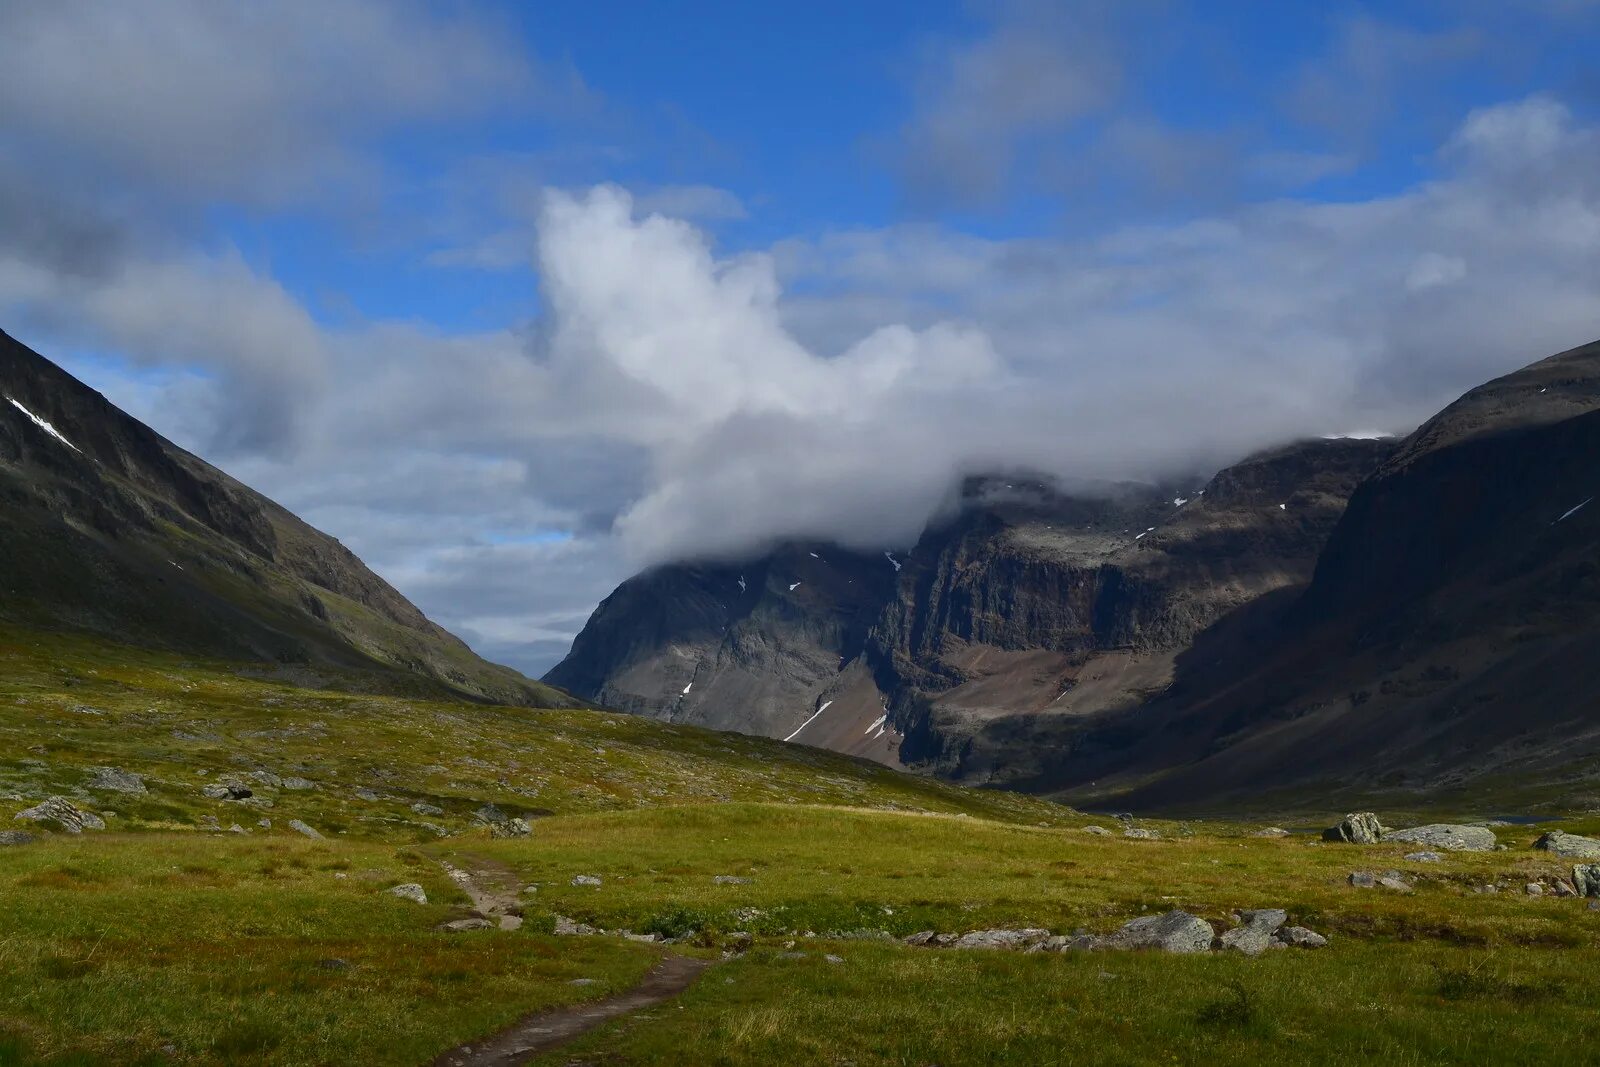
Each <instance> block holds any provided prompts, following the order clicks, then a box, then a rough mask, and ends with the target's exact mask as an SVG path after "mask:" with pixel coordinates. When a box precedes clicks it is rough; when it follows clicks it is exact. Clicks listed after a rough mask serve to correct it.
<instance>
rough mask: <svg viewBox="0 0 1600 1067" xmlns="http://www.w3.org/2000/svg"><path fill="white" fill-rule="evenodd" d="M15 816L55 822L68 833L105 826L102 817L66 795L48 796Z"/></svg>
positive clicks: (101, 828)
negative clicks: (85, 809)
mask: <svg viewBox="0 0 1600 1067" xmlns="http://www.w3.org/2000/svg"><path fill="white" fill-rule="evenodd" d="M16 818H18V819H28V820H31V821H33V822H42V823H55V824H56V825H57V826H59V827H61V829H63V830H65V831H66V832H67V833H69V834H81V833H83V832H84V831H85V830H104V829H105V828H106V821H105V820H104V819H102V818H101V817H100V816H98V815H96V814H95V813H94V812H92V811H84V810H83V809H82V808H80V807H78V806H77V805H76V804H74V803H72V801H70V800H68V799H67V798H66V797H49V798H47V799H46V800H45V801H44V803H42V804H36V805H34V806H33V807H31V808H29V809H28V810H27V811H19V812H17V814H16Z"/></svg>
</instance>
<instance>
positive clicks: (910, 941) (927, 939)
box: [900, 930, 939, 948]
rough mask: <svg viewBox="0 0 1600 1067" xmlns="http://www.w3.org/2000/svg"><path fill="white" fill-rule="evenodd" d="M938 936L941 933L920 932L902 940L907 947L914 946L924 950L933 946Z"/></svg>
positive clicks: (931, 931)
mask: <svg viewBox="0 0 1600 1067" xmlns="http://www.w3.org/2000/svg"><path fill="white" fill-rule="evenodd" d="M938 936H939V931H937V930H919V931H917V932H916V933H914V934H912V935H911V936H909V937H903V938H901V939H900V940H901V941H902V942H904V943H905V944H907V945H912V946H914V947H917V948H924V947H926V946H928V945H931V944H933V939H934V938H936V937H938Z"/></svg>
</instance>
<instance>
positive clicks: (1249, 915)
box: [1221, 908, 1289, 956]
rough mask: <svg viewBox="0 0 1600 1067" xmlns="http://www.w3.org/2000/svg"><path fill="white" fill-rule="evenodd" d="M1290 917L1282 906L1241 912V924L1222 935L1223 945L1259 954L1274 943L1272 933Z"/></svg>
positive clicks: (1238, 950) (1226, 947) (1237, 950)
mask: <svg viewBox="0 0 1600 1067" xmlns="http://www.w3.org/2000/svg"><path fill="white" fill-rule="evenodd" d="M1288 918H1289V916H1288V913H1286V912H1285V911H1283V910H1282V909H1281V908H1261V909H1258V910H1255V911H1242V912H1240V913H1239V919H1240V922H1241V925H1240V926H1236V927H1234V928H1233V929H1232V930H1229V931H1227V932H1226V933H1224V934H1223V935H1222V937H1221V942H1222V947H1223V948H1225V949H1232V950H1233V951H1235V952H1243V953H1244V954H1245V955H1246V956H1259V955H1261V954H1262V953H1263V952H1265V951H1266V950H1267V947H1268V946H1269V945H1271V944H1272V935H1273V934H1275V933H1277V931H1278V927H1280V926H1282V925H1283V924H1284V921H1285V920H1287V919H1288Z"/></svg>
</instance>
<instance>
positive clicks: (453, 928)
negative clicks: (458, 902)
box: [435, 918, 494, 934]
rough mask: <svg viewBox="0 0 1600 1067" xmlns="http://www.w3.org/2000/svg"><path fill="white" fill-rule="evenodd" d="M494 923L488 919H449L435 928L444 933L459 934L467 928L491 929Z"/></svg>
mask: <svg viewBox="0 0 1600 1067" xmlns="http://www.w3.org/2000/svg"><path fill="white" fill-rule="evenodd" d="M493 928H494V924H493V923H491V922H490V921H489V920H488V919H477V918H473V919H451V920H450V921H449V922H447V923H440V924H439V925H438V926H437V927H435V929H438V930H443V931H445V932H446V933H451V934H459V933H462V932H464V931H467V930H492V929H493Z"/></svg>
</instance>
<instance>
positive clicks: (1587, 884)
mask: <svg viewBox="0 0 1600 1067" xmlns="http://www.w3.org/2000/svg"><path fill="white" fill-rule="evenodd" d="M1572 888H1573V889H1575V890H1576V891H1577V893H1578V895H1579V896H1580V897H1600V863H1580V864H1577V865H1576V866H1574V867H1573V868H1572Z"/></svg>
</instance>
